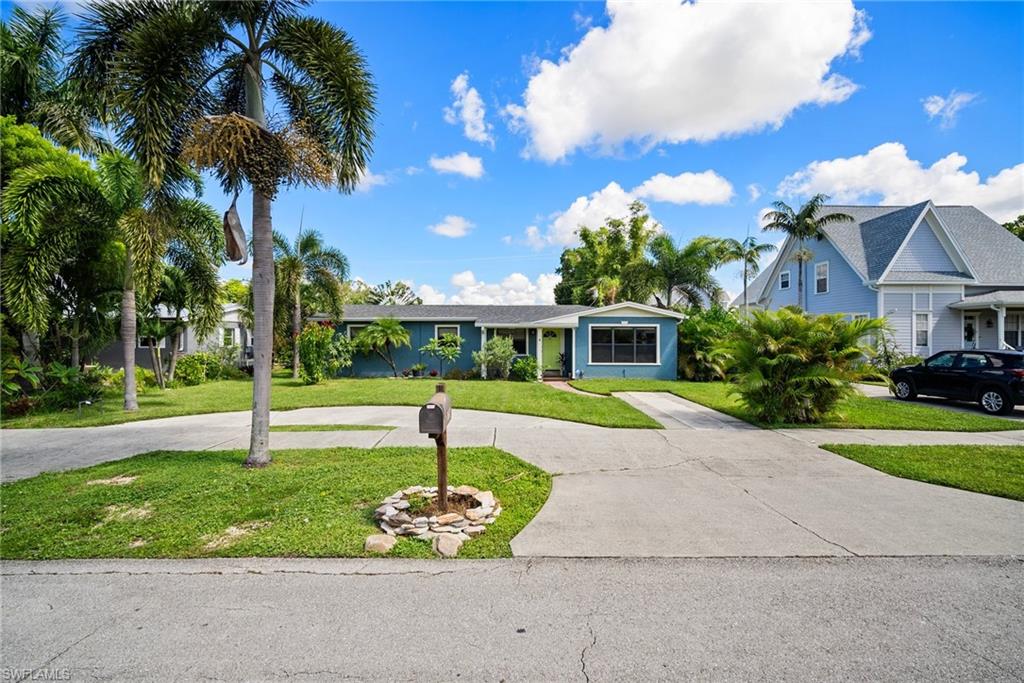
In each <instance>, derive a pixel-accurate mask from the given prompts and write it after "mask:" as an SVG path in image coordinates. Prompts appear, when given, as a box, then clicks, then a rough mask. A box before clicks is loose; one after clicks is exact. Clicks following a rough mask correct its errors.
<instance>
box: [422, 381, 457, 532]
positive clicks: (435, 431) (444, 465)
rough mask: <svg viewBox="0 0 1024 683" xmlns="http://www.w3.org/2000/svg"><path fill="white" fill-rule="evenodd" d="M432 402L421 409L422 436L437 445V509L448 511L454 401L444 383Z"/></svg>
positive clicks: (431, 399)
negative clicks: (450, 445) (424, 435)
mask: <svg viewBox="0 0 1024 683" xmlns="http://www.w3.org/2000/svg"><path fill="white" fill-rule="evenodd" d="M436 392H437V393H435V394H434V395H433V396H431V397H430V400H429V401H427V402H426V403H425V404H423V407H422V408H420V434H426V435H428V436H429V437H430V438H431V439H433V440H434V442H435V443H436V444H437V507H438V509H439V510H440V511H441V512H447V511H448V423H449V422H451V419H452V399H451V397H450V396H449V395H448V394H447V393H445V386H444V382H441V383H439V384H438V385H437V387H436Z"/></svg>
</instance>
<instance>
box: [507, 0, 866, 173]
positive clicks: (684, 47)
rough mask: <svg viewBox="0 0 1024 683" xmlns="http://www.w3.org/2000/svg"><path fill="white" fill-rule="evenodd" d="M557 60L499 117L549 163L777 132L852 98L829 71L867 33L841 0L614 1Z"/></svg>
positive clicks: (851, 87) (850, 89) (843, 81)
mask: <svg viewBox="0 0 1024 683" xmlns="http://www.w3.org/2000/svg"><path fill="white" fill-rule="evenodd" d="M607 12H608V15H609V17H610V23H609V25H608V26H607V27H600V26H598V27H592V28H591V29H590V30H589V31H587V33H586V35H584V36H583V38H582V39H581V40H580V41H579V43H577V44H576V45H572V46H568V47H566V48H565V49H563V51H562V55H561V57H560V58H559V60H558V62H557V63H555V62H553V61H550V60H543V61H541V62H540V64H539V65H538V67H537V70H536V73H534V74H533V75H532V77H531V78H530V81H529V84H528V85H527V88H526V90H525V92H524V93H523V102H522V104H521V105H520V104H512V105H509V106H508V107H507V108H506V110H505V113H506V114H507V115H508V116H509V118H510V128H511V129H512V130H514V131H515V130H522V131H525V132H527V133H528V135H529V138H530V141H529V145H528V147H527V150H526V153H527V154H528V155H530V156H536V157H539V158H541V159H543V160H545V161H549V162H551V161H557V160H559V159H562V158H564V157H566V156H568V155H569V154H571V153H573V152H574V151H575V150H577V149H579V148H585V147H597V148H599V149H601V150H606V151H607V150H611V149H614V148H616V147H618V146H620V145H621V144H623V143H625V142H630V141H632V142H639V143H641V144H643V145H645V146H648V147H649V146H653V145H655V144H658V143H661V142H674V143H678V142H685V141H690V140H696V141H709V140H714V139H716V138H719V137H722V136H727V135H735V134H739V133H745V132H750V131H756V130H760V129H763V128H766V127H779V126H781V125H782V123H783V122H784V121H785V119H786V118H787V117H788V116H789V115H790V114H791V113H792V112H793V110H794V109H796V108H798V107H800V106H803V105H808V104H817V105H827V104H834V103H836V102H842V101H843V100H845V99H847V98H848V97H850V96H851V95H852V94H853V93H854V91H856V89H857V86H856V85H855V84H854V83H852V82H851V81H850V80H849V79H847V78H846V77H844V76H842V75H840V74H837V73H834V72H833V71H832V65H833V61H834V60H835V59H836V58H838V57H842V56H844V55H850V56H856V55H857V54H858V51H859V49H860V47H862V46H863V45H864V43H865V42H866V41H867V40H868V38H869V37H870V32H869V31H868V30H867V27H866V17H865V15H864V14H863V13H861V12H858V10H857V9H856V8H854V6H853V3H852V2H851V1H850V0H844V1H843V2H817V3H808V2H785V3H775V2H771V3H767V2H758V3H748V2H696V3H690V2H683V3H680V2H660V3H654V2H622V1H619V0H609V2H608V5H607Z"/></svg>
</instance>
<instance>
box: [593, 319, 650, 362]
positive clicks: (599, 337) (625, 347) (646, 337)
mask: <svg viewBox="0 0 1024 683" xmlns="http://www.w3.org/2000/svg"><path fill="white" fill-rule="evenodd" d="M590 362H591V363H593V364H613V365H654V364H657V362H658V328H657V327H647V326H644V327H591V328H590Z"/></svg>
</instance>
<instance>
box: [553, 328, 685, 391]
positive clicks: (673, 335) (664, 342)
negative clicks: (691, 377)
mask: <svg viewBox="0 0 1024 683" xmlns="http://www.w3.org/2000/svg"><path fill="white" fill-rule="evenodd" d="M623 322H625V323H626V325H654V326H657V327H658V345H659V354H660V355H659V359H660V361H661V362H660V363H659V364H658V365H613V364H602V363H590V362H589V360H590V349H589V348H588V345H589V343H590V327H592V326H593V327H615V326H621V325H622V323H623ZM677 324H678V323H677V321H676V320H675V319H674V318H662V317H638V316H628V317H625V318H623V319H622V320H617V319H616V318H614V317H596V316H580V319H579V328H578V330H577V331H576V333H575V334H574V335H573V337H574V342H575V343H574V344H573V353H574V354H575V358H576V364H575V369H576V370H577V371H578V372H582V373H583V377H584V378H594V377H629V378H639V379H669V380H671V379H676V375H677V372H678V363H677V339H678V332H677V330H676V327H677ZM570 367H573V366H570Z"/></svg>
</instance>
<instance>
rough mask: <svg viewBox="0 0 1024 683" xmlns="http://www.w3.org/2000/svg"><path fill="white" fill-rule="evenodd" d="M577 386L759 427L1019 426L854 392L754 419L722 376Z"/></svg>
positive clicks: (583, 382)
mask: <svg viewBox="0 0 1024 683" xmlns="http://www.w3.org/2000/svg"><path fill="white" fill-rule="evenodd" d="M570 384H572V385H573V386H574V387H576V388H577V389H580V390H581V391H589V392H592V393H595V394H609V393H611V392H613V391H667V392H669V393H672V394H675V395H676V396H680V397H682V398H685V399H688V400H690V401H693V402H695V403H700V404H701V405H705V406H707V407H709V408H713V409H715V410H718V411H720V412H723V413H726V414H727V415H732V416H734V417H738V418H740V419H741V420H746V421H747V422H750V423H752V424H756V425H758V426H761V427H773V428H782V427H831V428H837V429H913V430H925V431H939V432H995V431H1006V430H1012V429H1021V427H1022V425H1021V424H1020V423H1017V422H1014V421H1012V420H1005V419H1002V418H998V417H989V416H988V415H982V414H980V413H978V414H973V413H962V412H954V411H951V410H943V409H942V408H936V407H933V406H928V405H922V404H920V403H898V402H896V401H885V400H881V399H875V398H868V397H867V396H861V395H859V394H858V395H855V396H851V397H850V398H848V399H846V400H845V401H842V402H841V403H840V404H839V408H838V410H837V411H836V413H835V415H834V416H833V417H832V418H831V419H829V420H828V421H827V422H820V423H818V424H810V425H808V424H775V425H766V424H763V423H760V422H758V421H757V420H755V419H754V418H753V417H752V416H751V415H750V413H749V412H748V411H747V410H745V409H744V408H743V406H741V405H740V402H739V398H738V397H737V396H736V395H734V394H730V393H729V392H728V388H729V385H728V384H726V383H725V382H682V381H679V382H670V381H666V380H645V379H634V380H629V379H626V380H621V379H586V380H573V381H572V382H570Z"/></svg>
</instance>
